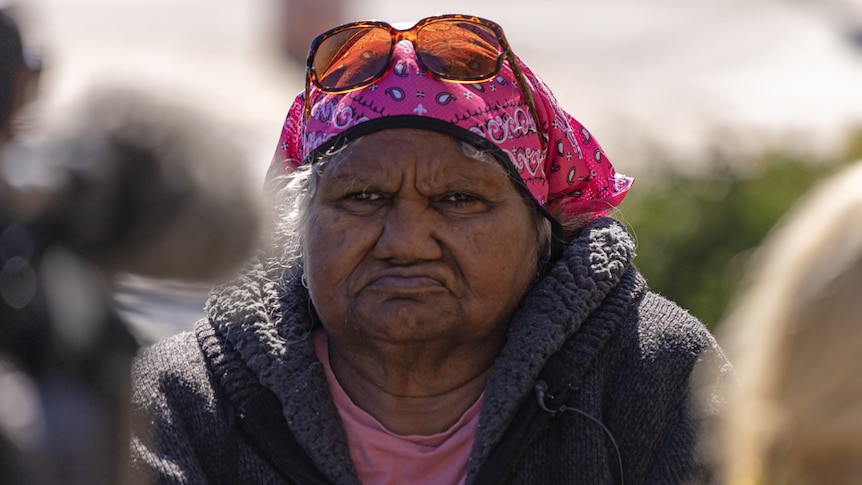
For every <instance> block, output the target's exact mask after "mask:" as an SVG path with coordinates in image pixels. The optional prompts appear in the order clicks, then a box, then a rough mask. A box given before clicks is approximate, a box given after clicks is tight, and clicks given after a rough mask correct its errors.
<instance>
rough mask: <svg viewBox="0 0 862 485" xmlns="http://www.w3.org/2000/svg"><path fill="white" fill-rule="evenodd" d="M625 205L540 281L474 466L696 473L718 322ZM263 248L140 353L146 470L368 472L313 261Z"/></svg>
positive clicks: (489, 475) (507, 353) (544, 474)
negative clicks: (291, 260) (675, 280)
mask: <svg viewBox="0 0 862 485" xmlns="http://www.w3.org/2000/svg"><path fill="white" fill-rule="evenodd" d="M633 257H634V243H633V241H632V238H631V237H630V236H629V234H628V233H627V232H626V230H625V228H624V227H623V226H622V225H621V224H620V223H618V222H616V221H614V220H612V219H609V218H601V219H598V220H596V221H594V222H593V223H592V224H591V225H590V226H588V227H587V228H586V229H585V230H584V231H583V232H582V234H581V236H579V238H577V239H576V240H575V241H574V242H573V243H572V244H570V245H569V246H568V247H567V248H566V250H565V253H564V255H563V257H562V259H561V260H560V261H559V262H557V263H556V264H555V265H554V266H553V267H552V268H551V269H550V270H549V271H548V273H547V274H546V275H545V276H543V277H542V278H541V279H540V280H539V281H537V282H536V284H535V285H534V286H533V288H532V289H531V290H530V291H529V293H528V294H527V295H526V296H525V297H524V299H523V301H522V303H521V305H520V307H519V309H518V310H517V312H516V314H515V315H514V317H513V319H512V322H511V326H510V329H509V333H508V339H507V341H506V343H505V345H504V347H503V349H502V350H501V351H500V354H499V356H498V358H497V360H496V361H495V363H494V366H493V369H492V372H491V375H490V378H489V380H488V384H487V387H486V390H485V403H484V407H483V408H482V411H481V414H480V418H479V420H480V421H479V428H478V431H477V435H476V440H475V443H474V445H473V449H472V452H471V455H470V458H469V462H468V471H467V483H468V484H473V483H480V484H485V483H513V484H530V483H535V484H563V483H565V484H602V483H625V484H637V483H651V484H675V483H697V482H704V481H706V480H707V479H708V473H709V472H708V469H709V467H708V465H707V463H706V460H705V459H704V457H703V456H702V454H701V453H700V452H699V451H698V450H699V449H700V448H699V446H698V443H699V441H700V438H701V437H702V436H701V433H703V432H705V431H704V430H705V429H706V428H705V425H706V424H707V423H709V419H710V416H711V415H712V414H713V412H714V410H715V409H714V408H715V406H716V404H717V403H719V402H720V401H721V399H720V396H718V394H717V393H716V392H715V391H714V389H717V388H719V387H718V386H715V385H714V384H715V383H716V382H718V381H719V380H720V379H721V377H722V376H724V375H727V374H728V373H729V372H730V369H729V364H728V363H727V361H726V359H725V357H724V355H723V353H722V352H721V350H720V349H719V347H718V346H717V344H716V342H715V340H714V339H713V337H712V336H711V335H710V333H709V332H708V331H707V329H706V328H705V327H704V326H703V325H702V324H701V323H700V322H698V321H697V320H696V319H695V318H693V317H692V316H691V315H689V314H688V313H687V312H685V311H684V310H682V309H680V308H679V307H678V306H677V305H675V304H674V303H672V302H670V301H668V300H666V299H664V298H662V297H661V296H659V295H657V294H655V293H653V292H651V291H649V290H648V288H647V286H646V283H645V282H644V280H643V278H642V277H641V276H640V274H639V273H638V272H637V270H636V269H635V267H634V266H633V264H632V258H633ZM282 272H283V269H281V268H280V266H279V265H278V264H274V263H271V262H270V263H268V262H259V263H256V264H254V265H251V267H250V269H249V270H248V271H247V272H245V273H244V274H243V276H242V277H240V278H239V279H237V280H236V281H235V282H233V283H232V284H229V285H226V286H224V287H221V288H220V289H218V290H216V291H215V292H214V293H213V295H212V296H211V298H210V300H209V302H208V314H209V318H208V319H207V320H205V321H202V322H200V323H199V324H198V326H197V327H196V329H195V331H194V332H187V333H183V334H179V335H176V336H174V337H172V338H169V339H167V340H165V341H162V342H159V343H157V344H155V345H153V346H152V347H150V348H148V349H145V350H144V351H142V352H141V353H140V355H139V356H138V358H137V360H136V363H135V366H134V369H133V379H134V392H133V439H132V458H133V465H134V470H135V471H136V474H137V475H138V478H139V479H141V481H142V482H144V483H250V484H268V483H273V484H275V483H336V484H356V483H359V480H358V478H357V475H356V472H355V469H354V467H353V464H352V462H351V460H350V455H349V452H348V448H347V445H346V441H345V437H344V431H343V429H342V426H341V422H340V418H339V416H338V413H337V410H336V408H335V405H334V403H333V401H332V398H331V395H330V391H329V387H328V385H327V382H326V378H325V375H324V371H323V367H322V365H321V364H320V362H319V361H318V360H317V358H316V356H315V353H314V346H313V341H312V330H313V329H314V328H315V327H316V325H319V324H317V323H315V322H316V320H315V316H314V314H313V311H314V310H313V307H312V305H311V303H310V301H309V298H308V293H307V291H306V290H305V288H303V286H302V285H301V284H300V283H299V281H298V280H299V278H292V279H289V280H286V279H284V278H281V277H280V274H281V273H282Z"/></svg>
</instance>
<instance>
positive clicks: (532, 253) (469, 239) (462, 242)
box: [304, 129, 538, 345]
mask: <svg viewBox="0 0 862 485" xmlns="http://www.w3.org/2000/svg"><path fill="white" fill-rule="evenodd" d="M308 210H309V214H308V215H309V219H308V226H307V230H306V237H305V246H304V248H305V251H304V257H305V270H306V274H307V276H308V283H309V290H310V293H311V297H312V300H313V302H314V305H315V308H316V310H317V313H318V315H319V316H320V318H321V320H322V323H323V325H324V327H325V328H326V330H327V332H328V333H329V334H330V336H331V337H332V339H333V341H334V342H336V343H339V342H341V343H344V342H349V344H350V345H363V343H365V344H367V343H376V344H420V345H421V344H424V343H431V342H437V343H444V344H457V343H462V344H463V343H478V342H488V341H489V339H490V342H495V341H496V342H497V343H501V342H502V340H503V339H504V336H505V332H506V330H507V328H508V322H509V318H510V316H511V314H512V312H513V311H514V309H515V307H516V306H517V305H518V303H519V301H520V300H521V298H522V297H523V295H524V293H525V292H526V290H527V288H528V286H529V285H530V282H531V281H532V279H533V277H534V276H535V274H536V264H537V250H538V248H537V235H536V229H535V227H534V223H533V213H532V209H531V208H530V207H528V205H527V203H526V202H525V201H524V200H523V199H522V198H521V196H520V194H519V193H518V191H517V190H516V188H515V187H514V186H513V184H512V183H511V181H510V180H509V179H508V176H507V175H506V173H505V171H504V170H503V169H502V167H500V166H499V165H498V164H497V163H489V162H483V161H479V160H476V159H473V158H470V157H468V156H466V155H465V154H464V153H463V152H462V150H461V147H460V145H459V143H458V142H457V141H456V140H455V139H454V138H452V137H449V136H446V135H443V134H439V133H436V132H430V131H423V130H416V129H393V130H384V131H380V132H377V133H374V134H371V135H367V136H365V137H363V138H360V139H358V140H356V141H354V142H352V143H351V145H350V146H349V147H348V148H347V149H346V150H345V151H344V152H342V153H341V154H338V155H336V156H334V157H333V158H332V159H331V160H330V161H329V162H328V163H327V164H326V165H325V167H324V169H323V171H322V173H321V175H320V178H319V180H318V183H317V187H316V192H315V194H314V197H313V199H312V200H311V202H310V204H309V208H308Z"/></svg>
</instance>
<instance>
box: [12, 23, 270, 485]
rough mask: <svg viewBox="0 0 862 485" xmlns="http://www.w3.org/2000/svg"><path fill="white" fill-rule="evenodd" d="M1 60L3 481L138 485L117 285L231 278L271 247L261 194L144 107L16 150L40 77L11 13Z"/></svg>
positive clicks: (127, 99)
mask: <svg viewBox="0 0 862 485" xmlns="http://www.w3.org/2000/svg"><path fill="white" fill-rule="evenodd" d="M0 54H2V59H0V66H2V69H0V83H2V84H0V85H2V90H0V95H2V115H3V117H2V120H0V121H1V122H0V126H2V132H0V133H2V138H0V141H2V146H0V156H2V158H0V483H2V484H4V485H17V484H45V483H64V484H102V483H127V482H128V481H129V480H128V475H127V471H126V469H127V463H128V458H127V454H128V442H129V437H128V427H127V423H128V421H129V419H131V416H130V415H129V413H128V411H127V403H128V397H129V378H128V372H129V367H130V362H131V358H132V356H133V355H134V353H135V352H136V351H137V349H138V347H139V343H138V340H136V338H135V336H134V335H133V334H132V332H130V330H129V325H128V322H127V321H125V320H124V319H123V318H121V317H120V316H119V315H118V314H117V312H115V311H114V302H113V301H112V293H113V291H112V290H113V288H112V283H111V281H112V280H113V278H114V277H115V276H116V275H118V274H126V273H132V274H139V275H143V276H146V277H149V278H164V279H177V280H187V281H193V282H206V281H209V282H212V281H217V280H219V279H220V278H223V277H226V276H227V275H228V274H230V273H232V272H233V271H234V270H235V269H236V268H237V267H238V266H239V265H240V264H241V263H242V262H243V260H244V259H245V257H246V255H247V254H250V253H251V252H252V249H253V248H254V247H255V246H256V245H257V243H258V242H259V228H260V226H261V225H262V224H261V215H262V213H261V210H260V209H261V205H260V204H259V202H260V201H259V200H258V198H259V196H260V193H259V190H258V188H257V187H254V186H253V185H252V183H251V180H247V182H248V183H244V181H246V179H248V177H246V176H245V172H246V171H247V169H246V168H245V167H243V166H242V164H241V161H242V157H241V156H240V153H239V152H238V150H237V148H236V147H235V146H234V145H232V144H230V143H228V142H227V141H226V140H228V139H229V138H228V137H227V136H224V135H223V134H220V133H218V132H217V131H216V130H214V129H213V128H212V127H211V126H209V125H208V124H207V123H204V118H202V117H197V116H194V115H192V114H191V113H189V112H187V111H186V110H180V109H176V108H172V107H170V106H169V105H167V104H164V103H160V102H158V101H156V100H155V99H152V98H150V97H147V96H143V95H142V94H140V93H132V92H127V91H120V90H110V91H109V90H102V91H101V94H100V95H99V96H97V97H95V98H92V99H86V100H85V102H84V103H83V106H84V109H83V110H82V111H80V112H72V113H71V114H70V119H69V120H68V123H67V125H68V126H67V127H66V129H65V130H64V131H61V132H60V133H59V134H56V135H53V136H50V137H47V138H48V139H49V142H44V143H41V144H37V143H33V142H28V143H25V142H21V141H17V140H15V137H14V134H15V131H14V129H13V128H14V127H15V121H14V119H15V116H16V114H18V113H20V110H21V108H22V107H23V106H24V105H25V103H26V101H27V100H29V99H32V97H33V94H32V93H34V92H35V91H34V86H33V84H34V83H35V80H36V79H37V78H38V76H37V74H38V70H39V67H38V66H34V65H32V64H28V62H27V60H26V59H27V56H26V55H25V50H24V48H23V45H22V40H21V35H20V32H19V30H18V27H17V25H16V22H15V21H14V19H13V18H12V16H11V15H9V14H8V12H5V11H4V12H0ZM190 323H191V322H190Z"/></svg>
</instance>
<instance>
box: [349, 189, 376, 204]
mask: <svg viewBox="0 0 862 485" xmlns="http://www.w3.org/2000/svg"><path fill="white" fill-rule="evenodd" d="M350 198H351V199H353V200H363V201H369V202H373V201H375V200H380V194H378V193H375V192H364V191H363V192H356V193H355V194H351V196H350Z"/></svg>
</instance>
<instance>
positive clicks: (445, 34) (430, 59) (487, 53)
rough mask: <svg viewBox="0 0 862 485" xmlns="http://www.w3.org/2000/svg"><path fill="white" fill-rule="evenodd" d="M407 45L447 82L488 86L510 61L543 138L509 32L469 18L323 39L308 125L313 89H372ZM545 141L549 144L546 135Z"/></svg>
mask: <svg viewBox="0 0 862 485" xmlns="http://www.w3.org/2000/svg"><path fill="white" fill-rule="evenodd" d="M401 40H408V41H410V42H411V43H412V44H413V50H414V52H415V53H416V61H417V62H418V63H419V65H420V67H422V69H423V70H425V71H426V72H427V73H429V74H430V75H431V76H432V77H434V78H435V79H439V80H441V81H449V82H454V83H474V82H480V81H487V80H489V79H492V78H493V77H494V76H496V75H497V74H498V73H499V72H500V68H501V67H502V65H503V61H504V60H505V61H508V62H509V67H510V68H511V69H512V72H513V73H514V75H515V79H516V80H517V82H518V87H519V88H520V90H521V94H522V96H523V97H524V100H525V101H526V103H527V106H528V108H529V109H530V114H531V115H532V116H533V120H534V121H535V122H536V128H537V131H538V132H539V133H540V134H541V130H539V127H541V124H540V122H539V114H538V112H537V111H536V103H535V101H534V99H533V95H532V93H531V91H530V88H529V86H528V84H527V80H526V78H525V77H524V72H523V71H522V70H521V67H520V66H519V65H518V61H517V60H516V58H515V54H514V53H513V52H512V48H511V47H509V42H508V41H507V40H506V36H505V34H503V28H502V27H500V26H499V25H498V24H496V23H494V22H491V21H490V20H485V19H483V18H479V17H470V16H465V15H439V16H435V17H428V18H424V19H422V20H420V21H419V22H417V23H416V24H415V25H414V26H413V27H411V28H409V29H405V30H399V29H396V28H395V27H393V26H391V25H389V24H388V23H386V22H377V21H366V22H352V23H349V24H344V25H342V26H340V27H336V28H334V29H331V30H328V31H326V32H324V33H322V34H320V35H319V36H317V38H315V39H314V40H313V41H312V42H311V47H310V49H309V51H308V61H307V63H306V76H305V99H306V102H305V115H304V120H305V121H306V122H307V121H308V119H309V117H310V116H311V104H310V103H309V102H308V99H309V95H310V93H311V85H312V84H314V86H315V87H317V89H318V90H319V91H321V92H324V93H329V94H340V93H346V92H349V91H353V90H356V89H361V88H364V87H366V86H369V85H371V84H373V83H374V82H375V81H377V80H379V79H380V78H381V77H382V76H383V75H384V74H385V73H386V71H387V70H388V69H389V65H390V63H391V62H392V54H393V53H394V52H395V45H396V44H397V43H398V42H399V41H401ZM541 138H542V141H543V142H545V143H546V142H547V139H546V138H545V137H544V136H543V135H541Z"/></svg>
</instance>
